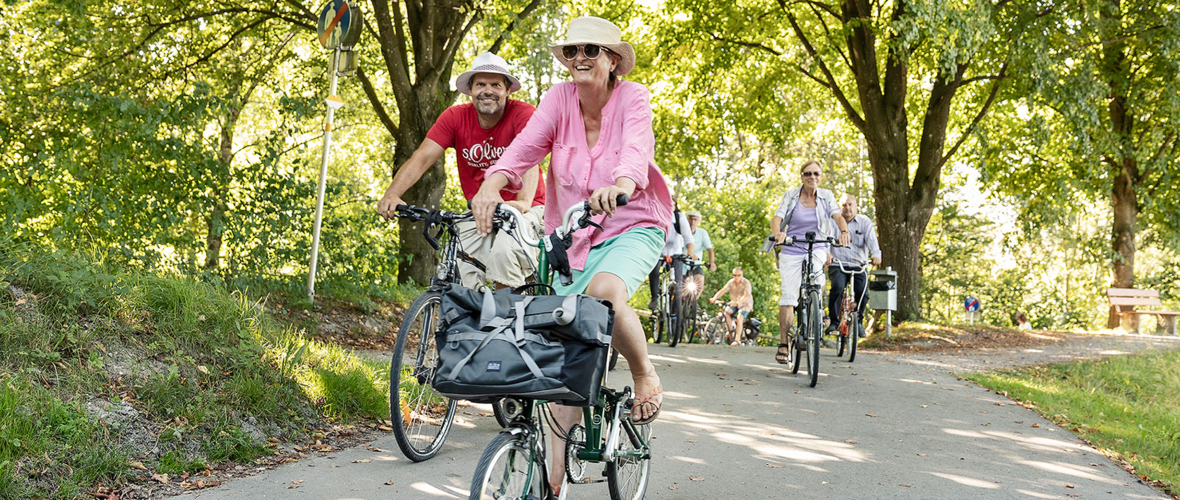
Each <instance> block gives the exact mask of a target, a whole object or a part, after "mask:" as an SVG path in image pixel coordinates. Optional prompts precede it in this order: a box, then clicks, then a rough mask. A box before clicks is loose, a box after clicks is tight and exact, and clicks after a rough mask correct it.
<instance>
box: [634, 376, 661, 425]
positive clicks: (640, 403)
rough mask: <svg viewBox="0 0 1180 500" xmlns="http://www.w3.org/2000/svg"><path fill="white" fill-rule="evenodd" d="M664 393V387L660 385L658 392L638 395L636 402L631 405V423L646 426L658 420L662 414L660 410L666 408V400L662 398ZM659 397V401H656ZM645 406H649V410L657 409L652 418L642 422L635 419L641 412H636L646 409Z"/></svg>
mask: <svg viewBox="0 0 1180 500" xmlns="http://www.w3.org/2000/svg"><path fill="white" fill-rule="evenodd" d="M663 393H664V386H662V385H658V386H656V390H654V391H652V392H651V393H650V394H643V395H636V396H635V401H634V402H632V403H631V421H632V422H634V423H635V425H645V424H650V423H652V421H654V420H655V419H656V416H658V415H659V414H660V409H662V408H663V407H664V398H663V397H662V396H660V394H663ZM657 397H658V398H659V400H657V399H656V398H657ZM644 405H647V406H646V407H647V408H650V407H655V409H656V410H655V411H654V412H652V414H651V416H649V417H647V418H645V419H642V420H640V419H637V418H635V416H636V415H638V414H639V412H637V411H635V410H637V409H639V408H642V407H645V406H644Z"/></svg>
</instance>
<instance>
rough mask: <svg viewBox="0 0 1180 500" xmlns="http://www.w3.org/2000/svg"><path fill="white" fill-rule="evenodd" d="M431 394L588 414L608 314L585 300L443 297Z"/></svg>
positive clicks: (600, 303) (458, 290) (606, 339)
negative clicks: (548, 404) (510, 399)
mask: <svg viewBox="0 0 1180 500" xmlns="http://www.w3.org/2000/svg"><path fill="white" fill-rule="evenodd" d="M441 310H442V319H443V327H442V328H440V329H439V331H438V333H437V335H438V337H437V341H438V351H439V364H438V367H437V368H436V371H435V375H434V382H433V385H434V388H435V390H437V391H438V392H439V393H440V394H442V395H444V396H447V397H451V398H457V399H467V400H471V401H475V402H491V401H493V400H495V399H496V398H499V397H506V396H516V397H527V398H532V399H546V400H551V401H564V402H566V403H571V404H575V405H581V406H587V405H589V404H590V403H591V402H592V401H593V398H594V397H596V395H597V393H598V388H599V384H600V383H601V381H602V373H603V370H604V368H605V365H606V361H607V357H608V354H609V352H610V341H611V329H612V328H613V326H614V310H613V309H611V306H610V302H607V301H605V300H601V299H597V298H594V297H590V296H588V295H568V296H558V295H520V294H514V293H511V292H510V291H509V290H507V289H505V290H500V291H497V292H491V291H488V290H486V289H485V291H483V292H477V291H475V290H471V289H469V288H464V287H461V286H457V285H451V286H449V287H448V288H447V289H446V290H444V291H443V294H442V304H441Z"/></svg>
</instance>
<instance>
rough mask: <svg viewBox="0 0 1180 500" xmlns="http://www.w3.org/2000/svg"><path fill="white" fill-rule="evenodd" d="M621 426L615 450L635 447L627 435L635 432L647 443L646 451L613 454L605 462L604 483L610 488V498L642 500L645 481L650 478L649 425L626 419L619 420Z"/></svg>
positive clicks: (616, 499)
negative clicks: (611, 457)
mask: <svg viewBox="0 0 1180 500" xmlns="http://www.w3.org/2000/svg"><path fill="white" fill-rule="evenodd" d="M620 425H622V426H624V427H623V432H622V433H621V434H622V436H620V438H619V449H618V450H617V451H620V452H621V451H630V450H634V449H635V447H634V445H633V443H631V439H630V438H629V437H628V435H629V434H630V432H635V433H636V435H637V436H638V437H639V440H640V441H641V442H643V443H644V444H646V445H647V447H648V453H646V454H645V455H644V456H642V457H623V456H617V455H616V456H615V459H614V460H611V461H610V462H608V463H607V464H606V483H607V486H609V489H610V498H611V500H643V495H644V493H645V492H646V491H647V483H648V480H649V479H650V478H651V426H650V425H635V424H633V423H631V422H628V421H625V420H624V421H620Z"/></svg>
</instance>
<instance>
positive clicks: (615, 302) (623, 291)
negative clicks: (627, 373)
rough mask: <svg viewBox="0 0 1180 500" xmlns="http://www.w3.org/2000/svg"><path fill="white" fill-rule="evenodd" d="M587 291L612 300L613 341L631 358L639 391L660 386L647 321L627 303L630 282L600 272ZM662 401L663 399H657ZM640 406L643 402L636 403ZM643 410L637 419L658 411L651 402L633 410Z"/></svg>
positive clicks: (618, 348)
mask: <svg viewBox="0 0 1180 500" xmlns="http://www.w3.org/2000/svg"><path fill="white" fill-rule="evenodd" d="M586 295H590V296H592V297H598V298H600V299H604V300H609V301H610V303H611V306H613V307H614V310H615V329H614V332H613V334H612V336H611V345H613V346H615V350H617V351H619V354H622V355H623V358H624V359H626V360H627V366H629V367H631V378H632V379H633V380H634V384H635V385H634V388H635V392H634V393H635V394H636V395H644V394H651V393H652V392H655V390H656V389H657V388H658V387H660V377H659V376H658V375H656V367H655V365H653V364H652V363H651V360H650V359H648V357H647V338H646V337H645V336H644V335H643V325H642V324H641V323H640V322H639V315H638V314H635V310H634V309H632V308H631V306H629V305H627V299H629V298H630V297H628V296H627V286H626V285H625V284H624V283H623V280H622V279H620V278H619V277H618V276H615V275H613V274H610V273H598V274H596V275H594V278H592V279H591V280H590V286H588V287H586ZM658 401H662V398H661V399H657V402H658ZM636 406H639V405H636ZM632 411H633V412H639V413H638V414H634V415H632V417H633V418H634V419H636V420H643V419H647V418H650V417H651V414H652V413H654V412H655V410H652V409H651V408H650V405H643V406H639V407H638V408H636V409H634V410H632Z"/></svg>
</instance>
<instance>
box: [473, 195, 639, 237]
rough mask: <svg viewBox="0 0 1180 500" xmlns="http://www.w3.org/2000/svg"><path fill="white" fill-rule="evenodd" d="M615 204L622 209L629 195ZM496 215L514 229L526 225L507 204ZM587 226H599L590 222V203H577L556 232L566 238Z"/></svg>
mask: <svg viewBox="0 0 1180 500" xmlns="http://www.w3.org/2000/svg"><path fill="white" fill-rule="evenodd" d="M615 204H616V205H617V206H620V207H621V206H624V205H626V204H627V195H625V194H620V195H619V196H618V197H617V198H615ZM495 215H498V216H500V217H504V218H505V219H507V220H511V221H514V222H513V227H519V226H523V225H524V215H522V214H521V213H520V210H517V209H516V207H513V206H512V205H509V204H507V203H500V204H498V205H496V212H495ZM586 226H598V224H595V223H593V222H591V221H590V202H588V201H583V202H581V203H575V204H574V205H572V206H570V207H569V208H568V209H566V211H565V214H564V215H563V216H562V219H561V226H560V227H558V228H557V230H556V231H555V232H556V233H557V236H558V237H564V236H566V235H569V234H573V233H574V231H577V230H579V229H581V228H584V227H586ZM518 236H520V238H521V240H523V241H524V242H525V243H526V244H528V245H530V246H534V247H539V246H541V241H540V240H537V239H533V238H531V237H530V236H529V235H528V234H526V233H524V232H521V233H520V234H518Z"/></svg>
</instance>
